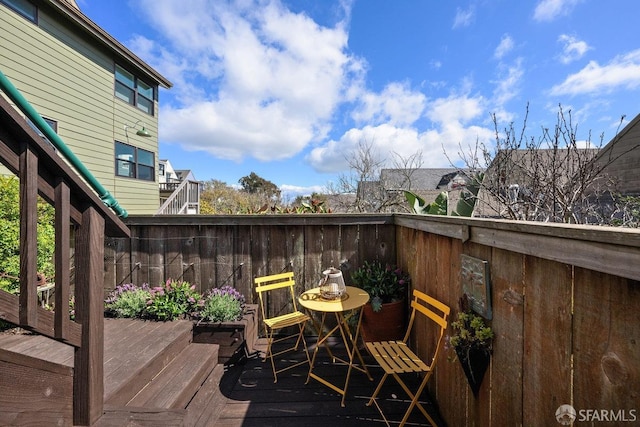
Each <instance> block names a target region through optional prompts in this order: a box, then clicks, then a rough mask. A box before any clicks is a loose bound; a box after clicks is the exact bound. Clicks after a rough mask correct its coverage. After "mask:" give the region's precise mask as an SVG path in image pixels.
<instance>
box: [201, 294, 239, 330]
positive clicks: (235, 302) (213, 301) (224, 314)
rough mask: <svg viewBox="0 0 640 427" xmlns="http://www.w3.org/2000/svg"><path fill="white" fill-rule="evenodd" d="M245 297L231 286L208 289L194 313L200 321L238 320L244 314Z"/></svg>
mask: <svg viewBox="0 0 640 427" xmlns="http://www.w3.org/2000/svg"><path fill="white" fill-rule="evenodd" d="M244 304H245V297H244V295H242V294H241V293H240V292H239V291H238V290H237V289H235V288H233V287H231V286H227V285H225V286H222V287H220V288H213V289H211V290H209V291H208V292H207V293H206V294H205V296H204V303H203V305H202V307H201V308H200V310H199V311H198V312H197V313H196V315H197V317H198V318H199V319H200V321H204V322H231V321H234V320H240V319H241V318H242V315H243V314H244Z"/></svg>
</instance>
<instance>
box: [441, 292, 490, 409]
mask: <svg viewBox="0 0 640 427" xmlns="http://www.w3.org/2000/svg"><path fill="white" fill-rule="evenodd" d="M460 309H461V311H460V312H459V313H458V316H457V318H456V320H455V321H454V322H451V328H452V329H453V334H452V335H451V336H450V337H449V345H450V346H451V347H452V348H453V349H454V350H455V352H456V359H458V361H460V364H461V366H462V370H463V371H464V373H465V375H466V377H467V380H468V382H469V386H470V387H471V390H472V391H473V395H474V396H476V397H477V395H478V391H479V390H480V386H481V384H482V379H483V378H484V374H485V372H486V371H487V368H488V367H489V362H490V360H491V346H492V343H493V336H494V334H493V330H492V329H491V327H490V326H487V325H486V324H485V319H484V318H483V317H481V316H479V315H477V314H476V313H474V312H473V311H471V310H470V309H469V306H468V303H467V299H466V298H464V297H463V298H462V300H461V301H460Z"/></svg>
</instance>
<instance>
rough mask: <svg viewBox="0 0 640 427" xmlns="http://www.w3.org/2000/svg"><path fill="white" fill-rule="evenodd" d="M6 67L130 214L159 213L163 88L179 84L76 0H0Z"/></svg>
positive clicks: (1, 57)
mask: <svg viewBox="0 0 640 427" xmlns="http://www.w3.org/2000/svg"><path fill="white" fill-rule="evenodd" d="M0 71H1V72H2V73H3V74H4V75H5V76H6V78H7V79H8V80H9V81H10V82H11V83H12V84H13V85H14V86H15V87H16V88H17V89H18V91H19V92H20V93H21V94H22V96H23V97H24V98H26V100H27V101H28V102H29V103H30V104H31V105H32V106H33V108H34V109H35V110H36V111H37V112H38V113H39V114H40V115H41V116H42V117H43V119H44V120H45V121H46V122H47V123H48V124H49V125H50V126H51V127H52V128H53V130H54V131H55V132H56V133H57V134H58V135H59V136H60V138H61V139H62V140H63V141H64V143H65V144H66V145H67V146H68V148H69V149H70V150H71V151H72V152H73V153H74V154H75V155H76V156H77V158H78V159H79V160H80V161H81V162H82V163H83V164H84V165H85V167H86V168H87V169H88V170H89V171H90V172H91V173H92V174H93V175H94V176H95V178H96V179H97V180H98V181H99V182H100V184H102V186H103V187H105V188H106V189H107V190H108V191H109V192H110V193H111V194H112V195H113V196H114V197H115V198H116V199H117V201H118V203H119V204H120V206H122V207H123V208H124V209H125V210H126V211H127V213H129V214H154V213H156V212H157V211H158V207H159V206H160V194H159V182H158V168H159V166H158V162H159V158H158V89H159V88H160V87H163V88H166V89H168V88H170V87H171V82H169V81H168V80H167V79H166V78H165V77H163V76H162V75H160V74H159V73H158V72H157V71H156V70H154V69H153V68H151V66H149V65H148V64H146V63H145V62H143V61H142V60H141V59H140V58H138V57H137V56H136V55H135V54H134V53H133V52H131V51H130V50H128V49H127V48H126V47H124V46H123V45H122V44H121V43H119V42H118V41H117V40H115V39H114V38H113V37H112V36H110V35H109V34H108V33H107V32H105V31H104V30H103V29H102V28H100V27H99V26H98V25H96V24H95V23H94V22H93V21H91V20H90V19H89V18H88V17H86V16H85V15H84V14H83V13H82V11H81V10H80V9H79V8H78V6H77V4H76V2H75V1H74V0H38V1H35V0H0ZM0 93H1V92H0ZM3 96H4V95H3Z"/></svg>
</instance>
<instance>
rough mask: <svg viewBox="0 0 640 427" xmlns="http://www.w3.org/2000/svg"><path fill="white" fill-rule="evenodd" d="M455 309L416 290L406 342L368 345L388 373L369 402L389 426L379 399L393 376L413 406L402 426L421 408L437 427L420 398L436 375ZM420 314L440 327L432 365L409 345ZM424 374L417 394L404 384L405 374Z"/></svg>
mask: <svg viewBox="0 0 640 427" xmlns="http://www.w3.org/2000/svg"><path fill="white" fill-rule="evenodd" d="M450 311H451V309H450V308H449V307H448V306H446V305H445V304H443V303H441V302H440V301H438V300H436V299H434V298H432V297H430V296H428V295H427V294H425V293H424V292H421V291H418V290H414V291H413V299H412V301H411V317H410V319H409V326H408V328H407V332H406V334H405V336H404V339H403V340H402V341H381V342H367V343H366V345H367V349H368V350H369V352H370V353H371V354H372V355H373V357H374V358H375V359H376V362H377V363H378V364H379V365H380V367H382V369H383V370H384V375H383V377H382V379H381V380H380V383H379V384H378V387H376V390H375V392H374V393H373V396H371V399H370V400H369V402H368V403H367V406H371V404H372V403H375V405H376V407H377V408H378V411H380V415H382V418H383V419H384V421H385V422H386V423H387V426H388V425H390V424H389V421H388V420H387V418H386V417H385V415H384V413H383V412H382V408H380V404H379V403H378V402H377V400H376V396H378V393H379V392H380V390H381V389H382V385H383V384H384V382H385V381H386V379H387V378H388V377H389V375H391V376H393V377H394V378H395V379H396V381H398V384H400V386H401V387H402V389H403V390H404V391H405V392H406V393H407V395H408V396H409V397H410V398H411V404H410V405H409V408H408V409H407V412H405V414H404V418H402V421H401V422H400V427H402V426H404V424H405V423H406V422H407V419H408V418H409V415H410V414H411V411H413V408H414V407H418V409H420V412H422V414H423V415H424V416H425V417H426V418H427V420H429V423H431V425H433V426H435V425H436V424H435V422H434V421H433V419H432V418H431V417H430V416H429V414H428V413H427V411H426V410H425V409H424V407H423V406H422V404H421V403H420V402H418V398H419V397H420V394H421V393H422V391H423V390H424V388H425V386H426V385H427V381H428V380H429V378H430V377H431V374H432V373H433V369H434V368H435V364H436V359H437V357H438V353H439V351H440V347H441V344H442V337H443V336H444V331H445V330H446V329H447V324H448V321H447V318H448V316H449V312H450ZM416 314H423V315H425V316H426V317H427V318H428V319H430V320H432V321H433V322H435V324H436V327H437V333H436V334H437V343H436V346H435V350H434V352H433V357H432V358H431V363H429V364H427V363H425V362H423V361H422V360H421V359H420V357H418V355H416V354H415V353H414V352H413V351H412V350H411V349H410V348H409V346H408V345H407V342H408V341H409V337H410V336H411V328H412V327H413V324H414V322H415V319H416ZM408 373H413V374H416V373H417V374H421V375H423V379H422V382H421V383H420V386H419V387H418V389H417V391H416V392H415V394H414V393H413V392H412V391H411V390H410V389H409V387H407V385H406V384H405V383H404V381H403V380H402V378H401V375H402V374H408Z"/></svg>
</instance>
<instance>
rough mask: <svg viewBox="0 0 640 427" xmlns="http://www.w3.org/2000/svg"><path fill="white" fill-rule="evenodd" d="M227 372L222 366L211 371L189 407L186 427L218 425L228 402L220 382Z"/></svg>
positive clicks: (185, 422) (185, 421)
mask: <svg viewBox="0 0 640 427" xmlns="http://www.w3.org/2000/svg"><path fill="white" fill-rule="evenodd" d="M225 371H226V368H225V366H224V365H222V364H218V365H217V366H216V367H215V368H214V369H213V371H211V373H210V374H209V376H208V377H207V379H206V380H205V382H204V383H203V384H202V386H201V387H200V389H199V390H198V392H197V393H196V395H195V396H194V397H193V399H192V400H191V402H189V405H188V406H187V414H186V416H185V419H184V425H185V426H190V427H209V426H214V425H216V423H217V421H218V417H219V416H220V414H221V413H222V411H223V409H224V406H225V405H226V403H227V400H228V399H227V397H226V396H224V394H222V392H221V391H220V382H221V381H222V376H223V375H224V374H225Z"/></svg>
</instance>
